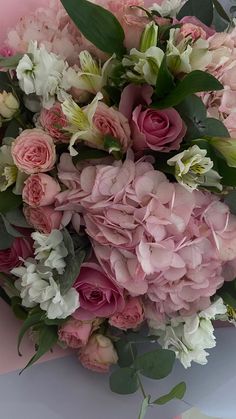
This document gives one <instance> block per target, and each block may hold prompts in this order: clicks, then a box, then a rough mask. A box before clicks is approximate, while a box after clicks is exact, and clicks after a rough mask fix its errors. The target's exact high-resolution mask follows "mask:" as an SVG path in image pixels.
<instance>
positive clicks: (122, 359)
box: [115, 337, 137, 367]
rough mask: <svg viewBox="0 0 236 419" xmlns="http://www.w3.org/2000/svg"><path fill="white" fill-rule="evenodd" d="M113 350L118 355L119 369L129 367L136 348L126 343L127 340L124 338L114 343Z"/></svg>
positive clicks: (130, 343)
mask: <svg viewBox="0 0 236 419" xmlns="http://www.w3.org/2000/svg"><path fill="white" fill-rule="evenodd" d="M115 348H116V351H117V354H118V358H119V361H118V364H119V366H120V367H129V366H130V365H132V364H133V362H134V360H135V358H136V356H137V347H136V345H135V344H134V343H132V342H129V341H127V338H126V337H124V338H123V339H120V340H118V341H117V342H116V343H115Z"/></svg>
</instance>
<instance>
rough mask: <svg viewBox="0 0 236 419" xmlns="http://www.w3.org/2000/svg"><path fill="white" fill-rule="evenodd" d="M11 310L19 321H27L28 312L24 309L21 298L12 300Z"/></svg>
mask: <svg viewBox="0 0 236 419" xmlns="http://www.w3.org/2000/svg"><path fill="white" fill-rule="evenodd" d="M11 308H12V311H13V313H14V314H15V316H16V318H17V319H20V320H26V319H27V315H28V313H27V311H26V310H25V309H24V307H22V301H21V298H20V297H13V298H12V299H11Z"/></svg>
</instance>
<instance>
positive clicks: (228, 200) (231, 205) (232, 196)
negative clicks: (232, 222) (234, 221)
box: [224, 190, 236, 214]
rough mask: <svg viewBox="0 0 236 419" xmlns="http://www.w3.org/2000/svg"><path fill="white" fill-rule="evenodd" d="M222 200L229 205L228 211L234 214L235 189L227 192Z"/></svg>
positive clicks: (235, 206) (235, 210)
mask: <svg viewBox="0 0 236 419" xmlns="http://www.w3.org/2000/svg"><path fill="white" fill-rule="evenodd" d="M224 201H225V203H226V204H227V205H228V206H229V208H230V212H232V214H236V191H235V190H234V191H231V192H229V194H228V195H227V196H226V198H225V200H224Z"/></svg>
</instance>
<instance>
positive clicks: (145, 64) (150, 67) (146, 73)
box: [122, 47, 164, 86]
mask: <svg viewBox="0 0 236 419" xmlns="http://www.w3.org/2000/svg"><path fill="white" fill-rule="evenodd" d="M163 57H164V52H163V51H162V49H160V48H158V47H150V48H148V49H147V50H146V51H145V52H140V51H138V50H137V49H135V48H133V49H131V51H130V55H126V56H125V57H124V58H123V60H122V64H123V66H124V67H126V78H127V79H129V80H130V81H132V82H139V83H142V82H147V83H149V84H151V85H152V86H155V85H156V81H157V76H158V71H159V69H160V66H161V63H162V60H163Z"/></svg>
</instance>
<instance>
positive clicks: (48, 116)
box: [38, 102, 71, 143]
mask: <svg viewBox="0 0 236 419" xmlns="http://www.w3.org/2000/svg"><path fill="white" fill-rule="evenodd" d="M38 123H39V125H40V126H41V127H42V128H43V129H44V131H46V132H47V133H48V134H49V135H50V136H51V137H52V138H53V140H54V141H55V142H65V143H68V142H69V141H70V137H71V135H70V134H69V133H68V132H66V131H65V128H66V127H67V125H68V121H67V118H66V116H65V115H64V113H63V112H62V107H61V104H60V103H58V102H57V103H55V104H54V105H53V106H52V108H50V109H42V111H41V113H40V115H39V118H38Z"/></svg>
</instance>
